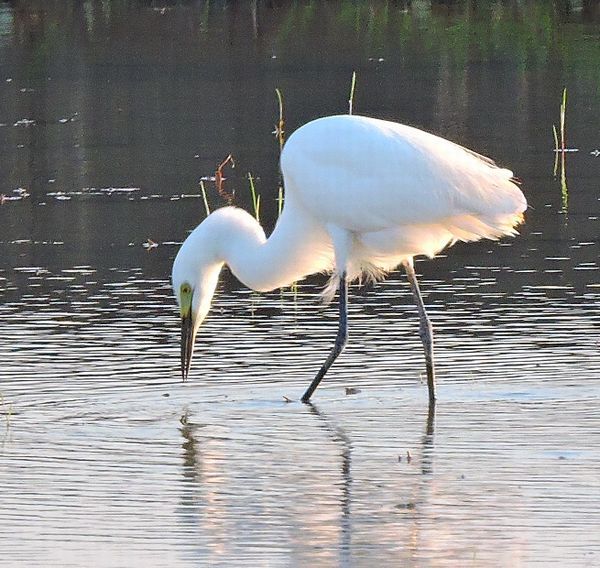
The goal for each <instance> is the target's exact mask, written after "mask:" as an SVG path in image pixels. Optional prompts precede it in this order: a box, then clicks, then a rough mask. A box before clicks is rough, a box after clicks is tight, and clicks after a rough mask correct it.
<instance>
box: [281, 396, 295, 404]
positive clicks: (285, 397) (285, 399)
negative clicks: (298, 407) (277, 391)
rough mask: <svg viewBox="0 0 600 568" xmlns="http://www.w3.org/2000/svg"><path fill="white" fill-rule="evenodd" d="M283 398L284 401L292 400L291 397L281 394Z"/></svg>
mask: <svg viewBox="0 0 600 568" xmlns="http://www.w3.org/2000/svg"><path fill="white" fill-rule="evenodd" d="M283 400H284V401H285V402H294V401H293V400H292V399H291V398H288V397H287V396H285V395H283Z"/></svg>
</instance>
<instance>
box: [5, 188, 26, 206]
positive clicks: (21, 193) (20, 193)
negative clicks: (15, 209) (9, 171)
mask: <svg viewBox="0 0 600 568" xmlns="http://www.w3.org/2000/svg"><path fill="white" fill-rule="evenodd" d="M26 197H29V192H28V191H27V190H26V189H25V188H24V187H17V189H13V195H6V194H4V193H2V194H0V205H4V204H5V203H6V202H7V201H20V200H21V199H25V198H26Z"/></svg>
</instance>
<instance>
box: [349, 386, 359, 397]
mask: <svg viewBox="0 0 600 568" xmlns="http://www.w3.org/2000/svg"><path fill="white" fill-rule="evenodd" d="M359 392H360V389H357V388H354V387H346V396H348V395H350V394H358V393H359Z"/></svg>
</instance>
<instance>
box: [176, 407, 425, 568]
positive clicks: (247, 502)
mask: <svg viewBox="0 0 600 568" xmlns="http://www.w3.org/2000/svg"><path fill="white" fill-rule="evenodd" d="M304 408H305V409H306V411H304V410H301V411H300V413H299V415H300V416H301V415H304V416H305V417H306V419H309V417H310V416H312V417H314V418H316V420H315V421H314V427H315V428H317V429H320V430H322V431H323V433H324V435H325V436H326V437H327V438H329V440H330V441H331V448H332V449H333V451H332V452H330V453H329V457H330V458H332V460H331V461H324V462H322V465H318V466H317V468H316V469H315V470H314V473H318V472H319V471H321V472H322V473H323V475H324V476H325V477H326V478H327V479H328V484H329V487H330V489H331V490H334V489H335V490H337V491H338V498H337V499H336V500H335V501H333V502H332V501H328V502H327V500H326V501H325V502H323V501H321V503H322V504H323V505H325V503H327V504H326V505H325V507H327V508H329V507H330V506H333V507H334V509H333V511H331V510H330V512H334V511H335V508H336V507H337V508H338V512H337V514H335V515H333V517H329V518H330V519H331V521H333V524H329V522H326V524H324V525H320V524H319V523H320V521H316V525H315V524H313V516H312V515H313V514H314V513H317V514H318V515H322V516H324V517H327V516H328V513H327V511H326V509H318V511H317V510H315V509H314V508H311V507H309V509H310V511H311V512H310V513H308V515H309V516H308V517H305V516H304V515H305V513H307V510H306V507H305V505H306V504H304V505H302V504H301V502H300V501H298V500H299V499H308V500H309V501H310V502H312V499H313V497H314V495H313V492H314V490H315V486H314V484H312V483H311V484H309V485H306V486H305V488H304V490H303V489H302V488H301V487H297V488H296V489H294V488H293V487H291V486H290V483H289V482H290V480H293V479H298V475H299V473H298V472H300V471H302V466H301V464H302V463H303V461H302V459H303V458H304V457H306V456H308V455H310V454H307V453H306V452H307V447H308V446H307V447H303V446H301V445H300V446H296V448H297V449H298V453H299V454H301V455H297V456H296V459H294V460H293V461H290V462H288V464H290V463H291V464H295V465H293V469H292V470H291V471H290V470H287V472H286V469H285V467H284V468H283V469H279V468H278V467H276V464H281V462H280V461H279V459H280V458H279V457H278V458H276V459H273V457H272V456H270V457H269V452H270V451H271V449H269V450H267V455H265V456H263V457H264V458H265V459H266V464H265V463H263V464H262V465H263V466H266V467H267V468H268V469H266V470H264V471H265V472H268V473H267V475H269V476H270V479H271V477H272V479H271V481H270V482H269V483H268V488H269V489H270V490H271V493H270V494H269V489H267V488H265V487H266V486H264V487H263V486H262V485H261V483H260V481H257V480H254V482H250V485H248V484H247V483H248V480H251V479H252V478H251V477H248V476H247V475H248V474H247V473H246V472H245V471H242V472H240V471H239V470H236V472H237V473H236V474H235V475H236V476H238V478H237V479H238V481H239V480H240V479H242V478H243V479H246V480H247V481H246V482H245V483H244V486H239V485H236V481H235V479H236V478H235V477H231V476H230V472H229V473H228V471H227V462H229V461H231V460H232V459H233V461H235V459H234V458H232V457H231V455H230V452H234V453H235V452H237V451H239V448H238V446H236V443H235V441H234V439H235V438H232V437H229V436H226V437H221V436H215V432H214V431H213V429H212V428H211V432H212V435H208V436H206V432H204V434H202V433H201V431H202V425H199V424H195V423H194V422H193V416H192V415H191V413H190V412H189V411H188V410H187V408H184V409H183V412H182V416H181V419H180V425H179V431H180V433H181V436H182V443H181V449H182V454H183V455H182V460H183V463H182V465H183V467H182V482H183V483H182V487H183V489H182V492H181V497H180V506H179V511H178V513H179V518H180V520H181V525H182V528H183V529H184V530H185V532H186V533H188V534H190V535H192V534H193V535H194V538H193V540H192V541H190V543H189V544H190V549H189V554H190V556H192V557H193V558H194V559H196V560H198V561H202V562H211V561H217V559H221V560H222V559H223V558H224V556H223V555H225V557H227V556H228V555H237V554H252V552H249V550H252V549H256V550H258V549H261V550H263V552H265V551H266V550H270V552H269V554H274V555H275V556H274V558H276V557H277V556H279V557H280V558H281V557H286V556H287V557H289V558H297V559H298V560H300V559H302V562H309V561H310V562H312V561H317V560H322V559H323V558H324V556H323V554H327V555H329V554H333V555H334V557H335V556H337V562H338V563H339V564H340V565H341V566H348V565H351V564H352V562H353V560H354V558H355V557H357V555H360V554H361V550H362V548H363V547H364V541H365V538H370V537H375V541H373V543H372V545H373V546H377V544H376V541H377V535H379V537H382V540H381V542H380V545H382V546H385V545H384V542H388V543H389V542H390V540H389V538H392V539H394V538H397V539H398V541H397V545H398V546H400V547H401V549H402V550H404V553H405V554H406V555H407V556H404V557H405V558H412V559H415V561H416V560H418V559H419V558H421V557H420V554H421V552H422V547H423V544H424V542H423V539H424V538H426V537H424V536H423V535H422V530H423V528H422V526H423V523H422V522H421V521H422V517H423V515H425V514H426V512H425V511H426V508H427V504H428V502H429V501H430V493H431V483H432V480H433V475H432V474H433V460H434V429H435V406H434V405H430V406H429V411H428V413H427V415H426V420H425V427H424V431H423V434H422V436H421V438H420V448H419V450H420V451H419V450H417V452H415V453H416V455H414V456H412V457H411V460H412V461H413V464H414V465H416V463H418V461H420V470H417V471H418V475H417V477H416V478H415V477H414V472H415V470H414V469H412V467H409V469H407V470H403V471H404V474H401V475H400V476H395V475H394V476H392V477H390V478H388V479H389V483H386V485H387V488H383V489H381V490H380V489H376V491H378V494H376V495H372V498H373V499H374V500H377V499H381V498H382V497H383V498H385V499H386V501H383V502H382V503H383V505H384V507H385V506H386V505H385V504H386V503H387V504H388V505H389V509H388V513H383V512H382V516H381V517H380V518H379V517H378V518H377V520H375V519H374V518H373V517H370V519H369V521H368V522H366V523H365V515H364V502H363V501H362V500H363V499H364V498H365V490H367V491H368V487H378V488H379V487H382V486H380V485H378V484H376V485H373V483H372V482H373V479H374V478H378V479H381V477H380V475H379V473H378V471H377V470H374V469H373V467H371V468H369V465H368V463H367V464H366V465H367V472H368V473H367V475H368V477H367V478H365V479H364V480H363V479H362V478H360V477H357V475H359V476H360V475H361V474H360V473H357V471H362V473H363V474H364V473H365V462H364V460H363V461H361V462H360V463H359V464H358V465H359V466H360V468H359V470H356V465H357V464H354V471H353V463H352V460H353V453H354V454H355V455H354V459H355V461H356V459H357V456H358V455H360V454H361V452H362V451H364V449H365V448H364V447H363V448H361V447H359V446H360V445H359V446H356V445H354V446H353V444H354V442H353V440H352V439H351V437H350V436H349V435H348V433H347V431H346V430H345V429H344V428H343V427H342V425H341V424H340V423H339V421H338V420H337V419H336V418H335V417H333V416H331V415H327V414H326V413H325V412H323V410H321V409H320V408H319V407H318V406H316V405H315V404H312V403H309V404H307V405H306V406H305V407H304ZM294 414H295V415H296V416H299V415H298V414H296V412H295V411H294ZM307 414H308V416H307ZM303 422H305V421H303ZM357 435H358V436H359V438H358V440H360V433H358V434H357ZM284 438H285V437H284ZM217 439H218V441H217ZM238 441H239V440H238ZM247 441H248V440H246V441H245V443H247ZM282 442H283V443H284V444H285V439H283V441H282ZM356 443H358V442H356ZM215 444H216V445H215ZM311 446H312V445H311ZM236 448H238V449H236ZM336 448H337V449H336ZM260 449H261V448H256V450H257V451H259V450H260ZM419 454H420V455H419ZM277 455H279V454H277ZM227 456H229V457H227ZM363 457H364V454H363ZM225 458H226V459H225ZM258 459H260V458H259V453H255V454H253V456H250V461H249V462H247V463H246V466H243V467H247V468H248V470H249V471H250V470H252V471H259V472H260V471H261V463H260V462H257V461H255V460H258ZM417 460H418V461H417ZM270 462H272V463H270ZM283 463H285V461H284V462H283ZM313 463H314V461H313ZM336 464H337V465H336ZM403 464H406V458H404V457H403ZM236 465H237V466H239V465H240V464H239V463H238V464H236ZM414 465H413V467H414ZM272 468H274V469H272ZM336 471H337V473H336ZM410 471H412V472H413V474H411V473H410ZM257 479H260V476H259V477H258V478H257ZM411 479H412V481H411ZM338 480H339V481H338ZM323 489H324V487H320V488H319V490H318V491H319V494H321V495H322V494H323ZM387 491H391V493H389V494H386V493H387ZM407 491H408V493H407ZM353 493H354V494H353ZM401 494H403V497H402V498H401V501H400V503H397V504H396V506H395V507H393V502H394V501H393V500H394V498H396V499H398V498H399V497H400V495H401ZM228 495H233V496H235V501H229V500H228V497H227V496H228ZM273 498H274V499H275V500H273ZM284 503H287V504H286V505H283V504H284ZM353 508H354V509H356V510H355V512H354V513H355V514H354V517H353ZM360 509H362V513H360V514H359V513H357V511H358V510H360ZM258 511H260V512H261V514H260V515H259V516H257V512H258ZM394 511H395V512H394ZM389 512H391V513H392V514H391V515H390V514H389ZM264 515H266V516H267V517H268V519H265V518H262V519H260V518H259V517H260V516H264ZM309 519H310V520H309ZM336 525H337V526H336ZM316 526H319V527H321V529H323V530H322V531H321V533H320V535H321V536H322V537H324V538H325V540H324V541H323V544H324V543H325V542H327V544H326V545H325V546H326V548H327V550H324V549H322V548H321V547H315V548H314V549H307V548H305V547H302V548H301V550H300V549H298V550H296V544H297V543H296V542H295V540H294V539H295V538H296V537H295V536H294V535H298V534H300V533H302V532H303V530H308V531H310V530H311V527H312V529H314V528H315V527H316ZM240 527H245V528H244V531H243V532H242V533H240V532H239V530H240ZM328 529H329V532H328ZM330 529H332V530H330ZM373 530H375V531H376V532H375V533H373ZM282 533H283V534H287V535H288V537H289V538H291V540H290V541H289V542H287V543H286V542H283V541H271V539H272V538H276V535H279V538H280V535H281V534H282ZM327 534H329V536H330V537H332V538H331V540H328V538H326V537H325V535H327ZM334 535H335V536H334ZM386 535H387V536H386ZM402 535H404V536H402ZM353 541H354V542H353ZM269 543H270V545H269ZM259 545H260V546H259ZM263 546H266V549H265V548H263ZM247 547H250V548H247ZM257 547H258V548H257ZM265 553H266V552H265ZM329 558H331V556H329Z"/></svg>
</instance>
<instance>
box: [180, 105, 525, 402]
mask: <svg viewBox="0 0 600 568" xmlns="http://www.w3.org/2000/svg"><path fill="white" fill-rule="evenodd" d="M281 168H282V172H283V177H284V184H285V205H284V209H283V213H282V215H281V217H280V219H279V220H278V222H277V225H276V227H275V229H274V231H273V234H272V235H271V236H270V237H269V239H266V237H265V234H264V231H263V229H262V228H261V227H260V225H259V224H258V223H257V221H256V220H255V219H254V218H253V217H252V216H250V215H249V214H248V213H246V212H245V211H242V210H241V209H237V208H234V207H225V208H222V209H218V210H217V211H215V212H214V213H212V214H211V215H210V216H209V217H207V218H206V219H205V220H204V221H203V222H202V223H201V224H200V225H199V226H198V227H197V228H196V229H195V230H194V231H193V232H192V233H191V235H190V236H189V237H188V239H187V240H186V241H185V243H184V244H183V245H182V247H181V249H180V251H179V253H178V255H177V258H176V259H175V263H174V265H173V284H174V288H175V291H176V295H177V298H178V301H179V304H180V306H181V305H182V301H181V298H180V292H179V291H180V288H181V286H182V285H183V284H184V283H188V284H189V285H190V286H191V288H192V291H193V294H192V298H191V302H192V312H193V313H192V319H193V325H192V334H191V335H192V347H193V338H194V337H195V332H196V330H197V329H198V326H199V325H200V323H201V322H202V320H203V319H204V317H205V315H206V313H207V311H208V307H209V305H210V300H211V298H212V295H213V293H214V289H215V286H216V282H217V276H218V273H219V271H220V269H221V267H222V265H223V264H224V263H226V264H228V265H229V267H230V268H231V270H232V272H233V273H234V274H235V276H236V277H237V278H238V279H239V280H240V281H241V282H243V283H244V284H246V285H247V286H249V287H250V288H253V289H255V290H259V291H266V290H271V289H274V288H278V287H282V286H286V285H289V284H291V283H292V282H295V281H298V280H300V279H302V278H304V277H305V276H307V275H309V274H313V273H315V272H321V271H328V270H331V271H333V278H332V280H331V281H330V285H329V286H328V287H327V289H326V291H325V295H326V296H328V297H331V296H333V294H334V293H335V290H336V288H337V287H338V282H339V277H340V275H344V282H345V283H346V282H347V281H352V280H354V279H356V278H357V277H359V276H360V275H361V274H366V275H367V276H368V277H371V278H377V277H379V276H381V275H382V274H384V273H385V271H388V270H391V269H393V268H395V267H397V266H398V265H400V264H403V265H404V266H405V267H407V266H408V265H410V269H411V270H412V259H413V257H414V256H417V255H427V256H430V257H431V256H434V255H435V254H436V253H438V252H439V251H441V250H442V249H443V248H444V247H446V246H448V245H450V244H453V243H454V242H456V241H457V240H462V241H474V240H478V239H481V238H489V239H497V238H499V237H501V236H503V235H514V234H516V231H515V227H516V226H517V225H518V224H519V223H520V222H521V221H522V219H523V212H524V211H525V209H526V207H527V202H526V200H525V197H524V196H523V194H522V193H521V191H520V189H519V188H518V187H517V186H516V185H515V184H514V182H513V181H512V172H510V171H509V170H506V169H502V168H499V167H497V166H496V165H495V164H494V163H493V162H492V161H491V160H489V159H488V158H485V157H483V156H480V155H478V154H476V153H474V152H472V151H470V150H467V149H466V148H463V147H461V146H459V145H457V144H454V143H452V142H450V141H448V140H445V139H443V138H440V137H438V136H434V135H432V134H429V133H427V132H423V131H421V130H418V129H416V128H412V127H409V126H404V125H401V124H397V123H393V122H388V121H383V120H377V119H373V118H367V117H362V116H349V115H341V116H330V117H325V118H321V119H318V120H315V121H313V122H310V123H308V124H306V125H304V126H302V127H301V128H299V129H298V130H297V131H296V132H294V133H293V134H292V136H291V137H290V138H289V140H288V141H287V143H286V144H285V146H284V149H283V152H282V156H281ZM409 278H410V274H409ZM415 286H416V280H415ZM423 312H424V309H423ZM425 317H426V316H425ZM427 324H428V322H427ZM421 327H422V331H424V328H425V327H427V326H426V325H425V323H424V322H423V321H422V326H421ZM425 331H426V330H425ZM187 339H188V341H189V338H187ZM338 339H339V334H338ZM342 347H343V345H342ZM336 356H337V355H336ZM182 357H183V351H182ZM189 357H190V359H191V351H190V354H189ZM333 359H335V356H334V357H333ZM184 366H185V367H187V368H188V369H189V360H187V361H186V362H185V365H184V362H183V360H182V372H183V374H184V377H185V376H186V375H187V371H184ZM327 368H328V367H327ZM325 371H326V369H325ZM431 372H432V373H433V370H432V371H431ZM323 374H324V373H323ZM319 380H320V379H319ZM313 390H314V389H313ZM431 394H432V393H431V391H430V396H431Z"/></svg>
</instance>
